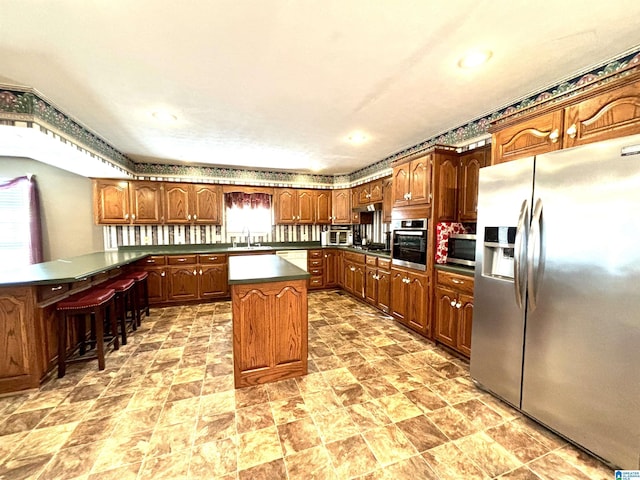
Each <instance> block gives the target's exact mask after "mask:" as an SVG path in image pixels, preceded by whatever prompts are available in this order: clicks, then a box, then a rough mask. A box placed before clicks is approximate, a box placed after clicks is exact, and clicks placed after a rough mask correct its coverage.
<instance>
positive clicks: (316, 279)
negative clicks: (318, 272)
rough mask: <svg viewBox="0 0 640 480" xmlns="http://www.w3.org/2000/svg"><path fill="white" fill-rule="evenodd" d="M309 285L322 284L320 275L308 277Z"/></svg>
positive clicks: (319, 285)
mask: <svg viewBox="0 0 640 480" xmlns="http://www.w3.org/2000/svg"><path fill="white" fill-rule="evenodd" d="M309 285H310V286H312V287H321V286H322V277H321V276H320V277H311V278H310V279H309Z"/></svg>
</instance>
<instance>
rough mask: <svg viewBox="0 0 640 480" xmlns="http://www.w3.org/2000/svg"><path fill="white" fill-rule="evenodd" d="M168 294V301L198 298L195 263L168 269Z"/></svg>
mask: <svg viewBox="0 0 640 480" xmlns="http://www.w3.org/2000/svg"><path fill="white" fill-rule="evenodd" d="M167 283H168V295H167V298H168V300H170V301H174V300H181V301H183V300H196V299H197V298H198V271H197V269H196V266H195V265H185V266H184V267H170V268H169V269H168V281H167Z"/></svg>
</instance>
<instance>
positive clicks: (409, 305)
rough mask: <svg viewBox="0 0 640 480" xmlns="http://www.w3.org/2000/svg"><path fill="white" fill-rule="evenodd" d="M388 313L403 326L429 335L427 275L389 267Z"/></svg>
mask: <svg viewBox="0 0 640 480" xmlns="http://www.w3.org/2000/svg"><path fill="white" fill-rule="evenodd" d="M390 284H391V303H390V309H389V313H391V315H392V316H393V317H394V318H395V319H396V320H398V321H399V322H400V323H402V324H404V325H405V326H407V327H409V328H411V329H412V330H415V331H416V332H418V333H421V334H422V335H424V336H427V337H429V336H430V335H431V322H430V320H429V301H428V298H429V277H428V276H427V275H426V274H423V273H417V272H415V271H411V270H407V269H400V268H397V267H392V268H391V280H390Z"/></svg>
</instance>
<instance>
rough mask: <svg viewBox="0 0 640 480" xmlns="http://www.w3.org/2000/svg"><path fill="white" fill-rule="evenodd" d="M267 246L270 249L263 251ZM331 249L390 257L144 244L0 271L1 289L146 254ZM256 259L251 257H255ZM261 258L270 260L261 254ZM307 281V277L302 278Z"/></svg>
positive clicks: (306, 245) (66, 277) (85, 273)
mask: <svg viewBox="0 0 640 480" xmlns="http://www.w3.org/2000/svg"><path fill="white" fill-rule="evenodd" d="M266 247H269V248H266ZM323 248H333V249H339V250H344V251H349V252H357V253H363V254H366V255H374V256H377V257H383V258H391V256H390V255H389V254H388V253H384V252H374V251H367V250H362V249H358V248H353V247H336V246H327V247H323V246H321V245H320V243H319V242H291V243H273V244H266V245H262V246H260V248H254V249H247V248H245V247H244V246H239V247H235V248H233V247H232V245H230V244H200V245H144V246H132V247H121V248H120V249H119V250H117V251H108V252H95V253H89V254H86V255H80V256H77V257H71V258H64V259H57V260H52V261H50V262H44V263H37V264H35V265H28V266H26V267H21V268H15V269H12V270H7V271H0V287H10V286H16V285H50V284H54V283H70V282H75V281H77V280H82V279H84V278H85V277H90V276H92V275H96V274H98V273H101V272H104V271H107V270H111V269H113V268H116V267H120V266H123V265H127V264H129V263H132V262H135V261H137V260H140V259H142V258H145V257H147V256H149V255H188V254H202V253H236V254H239V255H240V256H244V255H245V254H249V253H250V252H256V253H257V252H263V251H270V250H272V251H273V252H274V253H275V252H276V251H278V250H318V249H323ZM258 257H260V256H255V257H253V258H258ZM263 257H272V256H271V255H263ZM305 278H306V277H305Z"/></svg>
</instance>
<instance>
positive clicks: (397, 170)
mask: <svg viewBox="0 0 640 480" xmlns="http://www.w3.org/2000/svg"><path fill="white" fill-rule="evenodd" d="M409 167H410V164H409V163H405V164H404V165H398V166H397V167H393V188H392V199H393V202H392V205H393V207H404V206H406V205H409V199H408V197H407V195H408V193H409V191H410V190H409V188H410V186H409V178H410V175H409Z"/></svg>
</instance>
